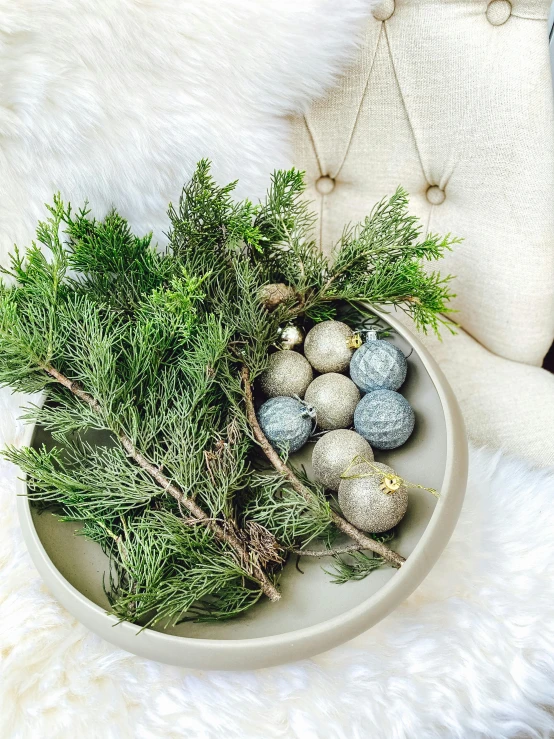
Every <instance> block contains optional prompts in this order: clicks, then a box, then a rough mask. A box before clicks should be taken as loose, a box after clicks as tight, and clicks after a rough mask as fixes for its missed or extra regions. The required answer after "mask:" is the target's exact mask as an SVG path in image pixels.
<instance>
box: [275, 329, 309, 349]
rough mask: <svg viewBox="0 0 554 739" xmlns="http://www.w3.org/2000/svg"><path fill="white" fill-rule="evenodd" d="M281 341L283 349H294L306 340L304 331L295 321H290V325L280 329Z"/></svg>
mask: <svg viewBox="0 0 554 739" xmlns="http://www.w3.org/2000/svg"><path fill="white" fill-rule="evenodd" d="M279 341H280V344H281V349H292V348H293V347H295V346H299V345H300V344H301V343H302V342H303V341H304V332H303V331H302V329H301V328H299V327H298V326H295V324H294V323H289V324H288V326H285V327H284V328H282V329H280V331H279Z"/></svg>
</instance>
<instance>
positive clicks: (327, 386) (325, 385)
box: [304, 372, 360, 431]
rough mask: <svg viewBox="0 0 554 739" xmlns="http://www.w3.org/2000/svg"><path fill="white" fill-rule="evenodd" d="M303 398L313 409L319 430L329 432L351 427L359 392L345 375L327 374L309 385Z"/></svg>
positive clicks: (358, 400)
mask: <svg viewBox="0 0 554 739" xmlns="http://www.w3.org/2000/svg"><path fill="white" fill-rule="evenodd" d="M304 397H305V399H306V403H309V404H310V405H311V406H312V407H313V408H314V409H315V412H316V414H317V415H316V419H317V425H318V426H319V428H320V429H323V430H324V431H329V430H331V429H345V428H348V427H349V426H352V422H353V420H354V410H355V408H356V406H357V405H358V403H359V402H360V391H359V390H358V388H357V387H356V385H354V383H353V382H352V380H350V379H349V378H348V377H346V376H345V375H339V374H337V373H336V372H328V373H327V374H325V375H320V376H319V377H316V378H315V380H314V381H313V382H312V383H310V385H309V386H308V389H307V390H306V395H305V396H304Z"/></svg>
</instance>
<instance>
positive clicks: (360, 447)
mask: <svg viewBox="0 0 554 739" xmlns="http://www.w3.org/2000/svg"><path fill="white" fill-rule="evenodd" d="M356 457H363V458H364V459H367V460H369V461H370V462H371V461H373V450H372V448H371V446H370V445H369V444H368V442H367V441H366V440H365V439H364V438H362V437H361V436H360V434H357V433H356V432H355V431H350V430H349V429H337V430H336V431H329V433H327V434H325V436H322V437H321V439H319V441H318V442H317V444H316V445H315V446H314V449H313V452H312V468H313V473H314V478H315V480H316V482H319V483H320V484H321V485H324V486H325V487H326V488H328V489H329V490H334V491H335V492H336V491H337V490H338V489H339V485H340V482H341V479H340V476H341V475H342V473H343V472H344V471H345V470H346V469H347V468H348V466H349V465H351V464H352V462H353V461H354V460H355V459H356Z"/></svg>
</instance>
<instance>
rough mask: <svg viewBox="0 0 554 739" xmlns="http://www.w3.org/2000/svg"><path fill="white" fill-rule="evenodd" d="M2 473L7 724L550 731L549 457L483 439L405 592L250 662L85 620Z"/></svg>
mask: <svg viewBox="0 0 554 739" xmlns="http://www.w3.org/2000/svg"><path fill="white" fill-rule="evenodd" d="M3 417H4V419H6V415H4V416H3ZM15 428H16V429H17V434H16V437H20V436H21V427H20V426H19V425H17V426H15ZM0 475H1V477H0V482H1V491H2V492H1V495H2V512H3V515H2V519H1V521H0V654H1V655H2V661H1V664H0V685H1V688H0V736H1V737H2V738H3V739H4V738H5V739H27V737H29V738H31V737H32V738H33V739H35V738H36V737H40V738H41V739H57V738H58V737H60V738H63V739H65V738H66V737H67V739H70V738H71V739H72V738H73V737H76V736H79V737H85V738H86V739H89V738H93V737H102V738H103V739H111V738H112V737H113V739H127V737H128V738H129V739H131V738H133V739H134V738H137V739H146V738H148V739H150V738H151V737H152V738H154V737H155V738H156V739H157V738H160V739H161V738H162V737H163V739H172V738H174V737H175V738H176V737H180V738H181V737H182V738H183V739H196V738H198V739H221V737H226V739H245V738H248V739H250V738H252V739H270V738H273V737H281V738H284V739H291V738H294V739H369V738H370V737H380V738H381V737H382V738H383V739H414V738H415V737H417V738H418V739H419V738H420V737H421V738H422V739H423V738H425V739H433V738H436V739H445V738H447V739H450V738H451V737H452V738H454V737H456V738H459V739H473V738H477V737H479V738H481V737H487V738H490V739H504V738H505V739H508V738H510V739H516V737H517V738H518V739H522V738H523V737H525V738H526V737H545V738H546V737H548V736H553V735H554V713H551V712H550V711H554V578H553V577H552V562H553V561H554V507H553V506H552V500H553V499H554V470H551V471H533V470H531V469H530V468H528V467H527V466H526V465H524V464H523V463H521V462H518V461H515V460H510V459H507V458H503V457H502V456H501V455H500V454H492V453H490V452H485V451H475V450H473V451H472V453H471V471H470V481H469V486H468V493H467V497H466V501H465V504H464V509H463V512H462V516H461V519H460V522H459V524H458V526H457V528H456V531H455V533H454V536H453V538H452V540H451V541H450V543H449V545H448V548H447V549H446V551H445V552H444V554H443V556H442V557H441V559H440V560H439V562H438V564H437V565H436V566H435V568H434V569H433V571H432V573H431V574H430V576H429V577H428V578H427V580H426V581H425V582H424V583H423V585H422V586H421V587H420V588H419V589H418V590H417V591H416V592H415V593H414V594H413V595H412V597H411V598H410V599H409V600H408V601H407V602H406V603H404V604H403V605H402V606H401V607H400V608H399V609H398V610H397V611H396V612H395V613H393V614H392V615H390V616H389V617H388V618H386V619H385V620H384V621H382V622H381V623H380V624H378V625H377V626H376V627H375V628H373V629H372V630H371V631H368V632H367V633H365V634H363V635H362V636H360V637H359V638H358V639H356V640H355V641H353V642H351V643H349V644H347V645H345V646H343V647H341V648H338V649H335V650H333V651H331V652H328V653H326V654H323V655H321V656H319V657H317V658H316V659H313V660H310V661H305V662H300V663H297V664H292V665H287V666H283V667H277V668H273V669H267V670H262V671H258V672H243V673H214V672H197V671H191V670H184V669H178V668H173V667H167V666H164V665H160V664H156V663H153V662H148V661H146V660H144V659H139V658H137V657H133V656H131V655H129V654H127V653H125V652H122V651H120V650H119V649H116V648H115V647H112V646H110V645H109V644H107V643H106V642H104V641H102V640H101V639H99V638H98V637H96V636H94V635H93V634H91V633H90V632H88V631H87V630H86V629H85V628H84V627H83V626H81V625H80V624H79V623H77V622H76V621H75V620H74V619H73V618H72V617H71V616H70V615H69V614H68V613H67V612H66V611H64V609H63V608H61V607H60V606H59V605H58V604H57V602H56V601H54V600H53V599H52V597H51V596H50V595H49V594H48V592H47V591H46V590H45V588H44V586H43V585H42V582H41V580H40V578H39V576H38V574H37V572H36V571H35V569H34V567H33V565H32V563H31V561H30V559H29V556H28V555H27V553H26V550H25V547H24V544H23V542H22V537H21V533H20V531H19V527H18V523H17V519H16V513H15V496H14V480H15V477H16V471H15V469H13V468H10V467H9V466H8V465H7V464H5V463H4V464H3V465H2V466H1V467H0Z"/></svg>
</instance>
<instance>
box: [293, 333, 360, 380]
mask: <svg viewBox="0 0 554 739" xmlns="http://www.w3.org/2000/svg"><path fill="white" fill-rule="evenodd" d="M359 342H360V339H359V336H358V335H357V334H355V333H354V332H353V331H352V329H351V328H350V326H347V325H346V323H341V322H340V321H323V322H322V323H316V325H315V326H314V327H313V328H312V329H311V331H309V332H308V335H307V336H306V340H305V342H304V354H305V355H306V359H307V360H308V362H309V363H310V364H311V365H312V367H313V368H314V369H316V370H317V371H318V372H321V373H324V372H344V370H345V369H347V367H348V365H349V363H350V359H351V357H352V354H353V352H354V349H355V348H356V347H357V346H359Z"/></svg>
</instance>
